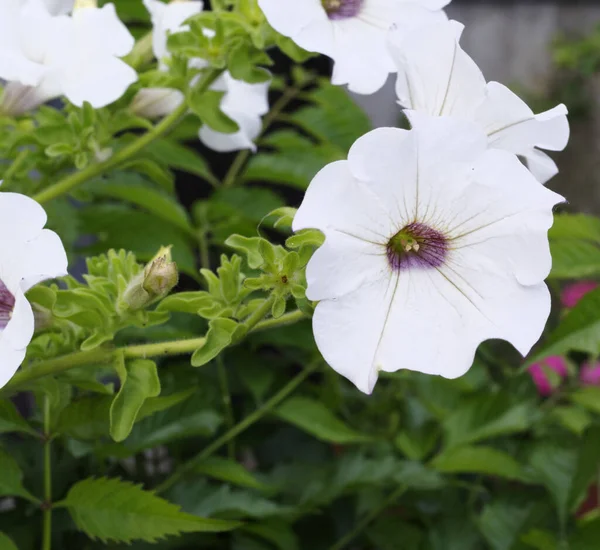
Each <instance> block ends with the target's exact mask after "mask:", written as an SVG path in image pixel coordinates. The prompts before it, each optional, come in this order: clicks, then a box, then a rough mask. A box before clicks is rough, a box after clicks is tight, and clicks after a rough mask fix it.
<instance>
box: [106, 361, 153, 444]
mask: <svg viewBox="0 0 600 550" xmlns="http://www.w3.org/2000/svg"><path fill="white" fill-rule="evenodd" d="M117 372H118V374H119V378H120V379H121V388H120V390H119V393H117V395H116V396H115V398H114V400H113V402H112V405H111V406H110V435H111V436H112V438H113V439H114V440H115V441H123V440H124V439H126V438H127V436H128V435H129V434H130V433H131V430H132V428H133V424H134V422H135V420H136V418H137V415H138V413H139V412H140V409H141V408H142V405H143V404H144V401H146V399H148V398H149V397H158V396H159V395H160V380H159V378H158V372H157V370H156V363H155V362H154V361H150V360H148V359H135V360H133V361H130V362H128V363H127V364H126V365H125V366H122V367H121V368H118V369H117Z"/></svg>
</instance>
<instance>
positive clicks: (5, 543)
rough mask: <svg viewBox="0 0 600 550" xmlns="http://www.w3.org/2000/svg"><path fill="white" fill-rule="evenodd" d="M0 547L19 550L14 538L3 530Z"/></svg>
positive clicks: (5, 549)
mask: <svg viewBox="0 0 600 550" xmlns="http://www.w3.org/2000/svg"><path fill="white" fill-rule="evenodd" d="M0 548H2V550H19V549H18V548H17V545H16V544H15V543H14V542H13V541H12V539H10V538H9V537H8V535H5V534H4V533H2V532H0Z"/></svg>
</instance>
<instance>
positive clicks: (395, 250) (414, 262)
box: [386, 222, 448, 271]
mask: <svg viewBox="0 0 600 550" xmlns="http://www.w3.org/2000/svg"><path fill="white" fill-rule="evenodd" d="M386 250H387V257H388V261H389V262H390V266H391V267H392V269H394V270H395V271H398V270H400V269H408V268H418V269H428V268H435V267H439V266H441V265H442V264H443V263H444V260H445V259H446V255H447V253H448V240H447V239H446V237H445V236H444V235H442V233H440V232H439V231H437V230H435V229H433V228H432V227H429V226H428V225H425V224H423V223H419V222H413V223H411V224H409V225H407V226H406V227H404V228H403V229H401V230H400V231H398V233H396V234H395V235H394V236H393V237H392V238H391V239H390V240H389V242H388V244H387V247H386Z"/></svg>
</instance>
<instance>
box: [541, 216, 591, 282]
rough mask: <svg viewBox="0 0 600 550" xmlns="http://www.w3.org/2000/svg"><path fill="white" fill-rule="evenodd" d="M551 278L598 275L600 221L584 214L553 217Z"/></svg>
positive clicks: (550, 235) (550, 233) (550, 232)
mask: <svg viewBox="0 0 600 550" xmlns="http://www.w3.org/2000/svg"><path fill="white" fill-rule="evenodd" d="M548 236H549V238H550V249H551V252H552V272H551V274H550V276H551V277H554V278H559V279H575V278H581V277H590V276H593V275H598V274H600V220H599V219H598V218H595V217H592V216H586V215H584V214H561V215H558V216H555V219H554V225H553V227H552V228H551V229H550V231H549V233H548Z"/></svg>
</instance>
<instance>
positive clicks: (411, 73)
mask: <svg viewBox="0 0 600 550" xmlns="http://www.w3.org/2000/svg"><path fill="white" fill-rule="evenodd" d="M463 28H464V27H463V25H461V24H460V23H457V22H456V21H448V22H441V23H436V24H433V25H428V26H427V27H425V28H421V29H419V31H418V32H412V33H409V34H408V35H407V34H406V33H403V32H401V31H399V30H394V31H392V32H391V33H390V37H391V39H390V49H391V52H392V56H393V58H394V62H395V63H396V66H397V70H398V81H397V85H396V92H397V94H398V99H399V103H400V104H401V105H402V106H404V107H406V108H407V109H409V110H414V111H417V112H420V113H427V114H428V115H432V116H452V117H458V118H462V119H465V120H471V121H474V122H476V123H478V124H479V125H481V127H482V128H483V129H484V130H485V132H486V133H487V135H488V138H489V145H490V147H495V148H498V149H505V150H507V151H510V152H512V153H515V154H517V155H520V156H522V157H524V158H525V159H526V161H527V165H528V166H529V169H530V170H531V171H532V173H533V174H534V175H535V176H536V177H537V178H538V180H539V181H541V182H542V183H545V182H547V181H548V180H549V179H550V178H551V177H553V176H554V175H556V174H557V173H558V168H557V167H556V164H555V163H554V161H553V160H552V159H551V158H550V157H549V156H548V155H546V154H545V153H543V152H542V151H540V149H547V150H550V151H562V150H563V149H564V148H565V147H566V146H567V142H568V141H569V123H568V121H567V117H566V115H567V108H566V107H565V106H564V105H559V106H558V107H555V108H554V109H552V110H550V111H547V112H545V113H541V114H539V115H536V114H534V113H533V111H532V110H531V109H530V108H529V107H528V106H527V105H526V104H525V103H524V102H523V101H522V100H521V99H520V98H519V97H518V96H516V95H515V94H514V93H513V92H511V91H510V90H509V89H508V88H507V87H506V86H503V85H502V84H499V83H497V82H489V83H486V81H485V78H484V77H483V74H482V73H481V71H480V70H479V67H477V65H476V64H475V62H474V61H473V60H472V59H471V58H470V57H469V56H468V55H467V54H466V53H465V52H464V51H463V50H462V49H461V47H460V45H459V39H460V36H461V34H462V30H463ZM407 116H408V117H409V118H411V117H412V116H414V115H412V114H411V111H408V112H407Z"/></svg>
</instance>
